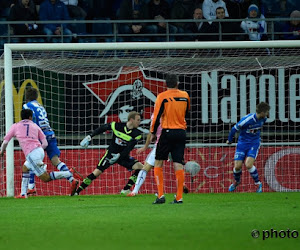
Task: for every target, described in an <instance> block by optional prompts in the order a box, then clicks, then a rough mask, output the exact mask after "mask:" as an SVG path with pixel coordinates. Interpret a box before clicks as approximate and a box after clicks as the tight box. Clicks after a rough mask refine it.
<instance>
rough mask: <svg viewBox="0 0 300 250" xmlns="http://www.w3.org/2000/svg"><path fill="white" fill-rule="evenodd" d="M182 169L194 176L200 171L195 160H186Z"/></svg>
mask: <svg viewBox="0 0 300 250" xmlns="http://www.w3.org/2000/svg"><path fill="white" fill-rule="evenodd" d="M184 169H185V172H187V173H190V174H191V176H193V177H194V176H195V175H197V174H198V173H199V171H200V165H199V164H198V163H197V162H195V161H188V162H187V163H186V164H185V165H184Z"/></svg>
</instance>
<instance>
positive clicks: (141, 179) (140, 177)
mask: <svg viewBox="0 0 300 250" xmlns="http://www.w3.org/2000/svg"><path fill="white" fill-rule="evenodd" d="M146 176H147V171H146V170H143V169H142V170H141V171H140V172H139V175H138V177H137V180H136V183H135V186H134V189H133V191H132V192H133V193H135V194H137V193H138V192H139V190H140V188H141V186H142V185H143V183H144V181H145V179H146Z"/></svg>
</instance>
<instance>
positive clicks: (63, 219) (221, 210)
mask: <svg viewBox="0 0 300 250" xmlns="http://www.w3.org/2000/svg"><path fill="white" fill-rule="evenodd" d="M166 198H167V202H170V201H172V200H173V196H172V195H167V196H166ZM154 199H155V197H154V196H153V195H139V196H137V197H123V196H120V195H102V196H75V197H66V196H61V197H32V198H31V197H30V198H29V199H26V200H25V199H13V198H0V249H1V250H2V249H6V250H9V249H21V250H27V249H30V250H35V249H41V250H48V249H49V250H59V249H64V250H69V249H72V250H77V249H78V250H79V249H80V250H85V249H86V250H92V249H99V250H101V249H105V250H106V249H122V250H127V249H128V250H133V249H142V250H146V249H184V250H188V249H217V250H218V249H231V250H232V249H285V250H286V249H300V236H299V237H298V238H297V239H294V238H284V239H281V238H279V237H278V238H277V239H276V238H269V239H266V240H263V239H262V230H271V228H273V229H275V230H277V231H280V230H287V229H290V230H297V231H298V232H299V233H300V223H299V222H300V210H299V208H300V195H299V193H262V194H256V193H233V194H187V195H185V196H184V204H173V205H171V204H162V205H152V204H151V203H152V201H154ZM253 229H257V230H259V231H260V233H261V235H260V237H259V238H258V239H254V238H252V237H251V231H252V230H253Z"/></svg>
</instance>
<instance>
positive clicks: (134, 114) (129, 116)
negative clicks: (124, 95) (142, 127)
mask: <svg viewBox="0 0 300 250" xmlns="http://www.w3.org/2000/svg"><path fill="white" fill-rule="evenodd" d="M137 115H139V116H141V115H140V113H139V112H136V111H131V112H130V113H129V114H128V119H127V120H128V121H130V119H133V120H134V119H135V117H136V116H137Z"/></svg>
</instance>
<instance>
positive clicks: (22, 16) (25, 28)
mask: <svg viewBox="0 0 300 250" xmlns="http://www.w3.org/2000/svg"><path fill="white" fill-rule="evenodd" d="M8 20H9V21H25V22H26V23H24V24H13V25H12V27H13V30H14V34H15V35H26V36H33V37H28V38H23V39H21V41H23V40H25V42H43V39H42V38H37V37H34V36H36V35H41V34H42V30H41V27H40V25H37V24H34V23H32V21H37V20H38V14H37V12H36V8H35V5H34V3H33V1H32V0H19V1H18V3H17V4H15V5H14V6H12V7H11V11H10V15H9V17H8ZM27 21H28V22H27ZM30 21H31V22H30Z"/></svg>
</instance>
